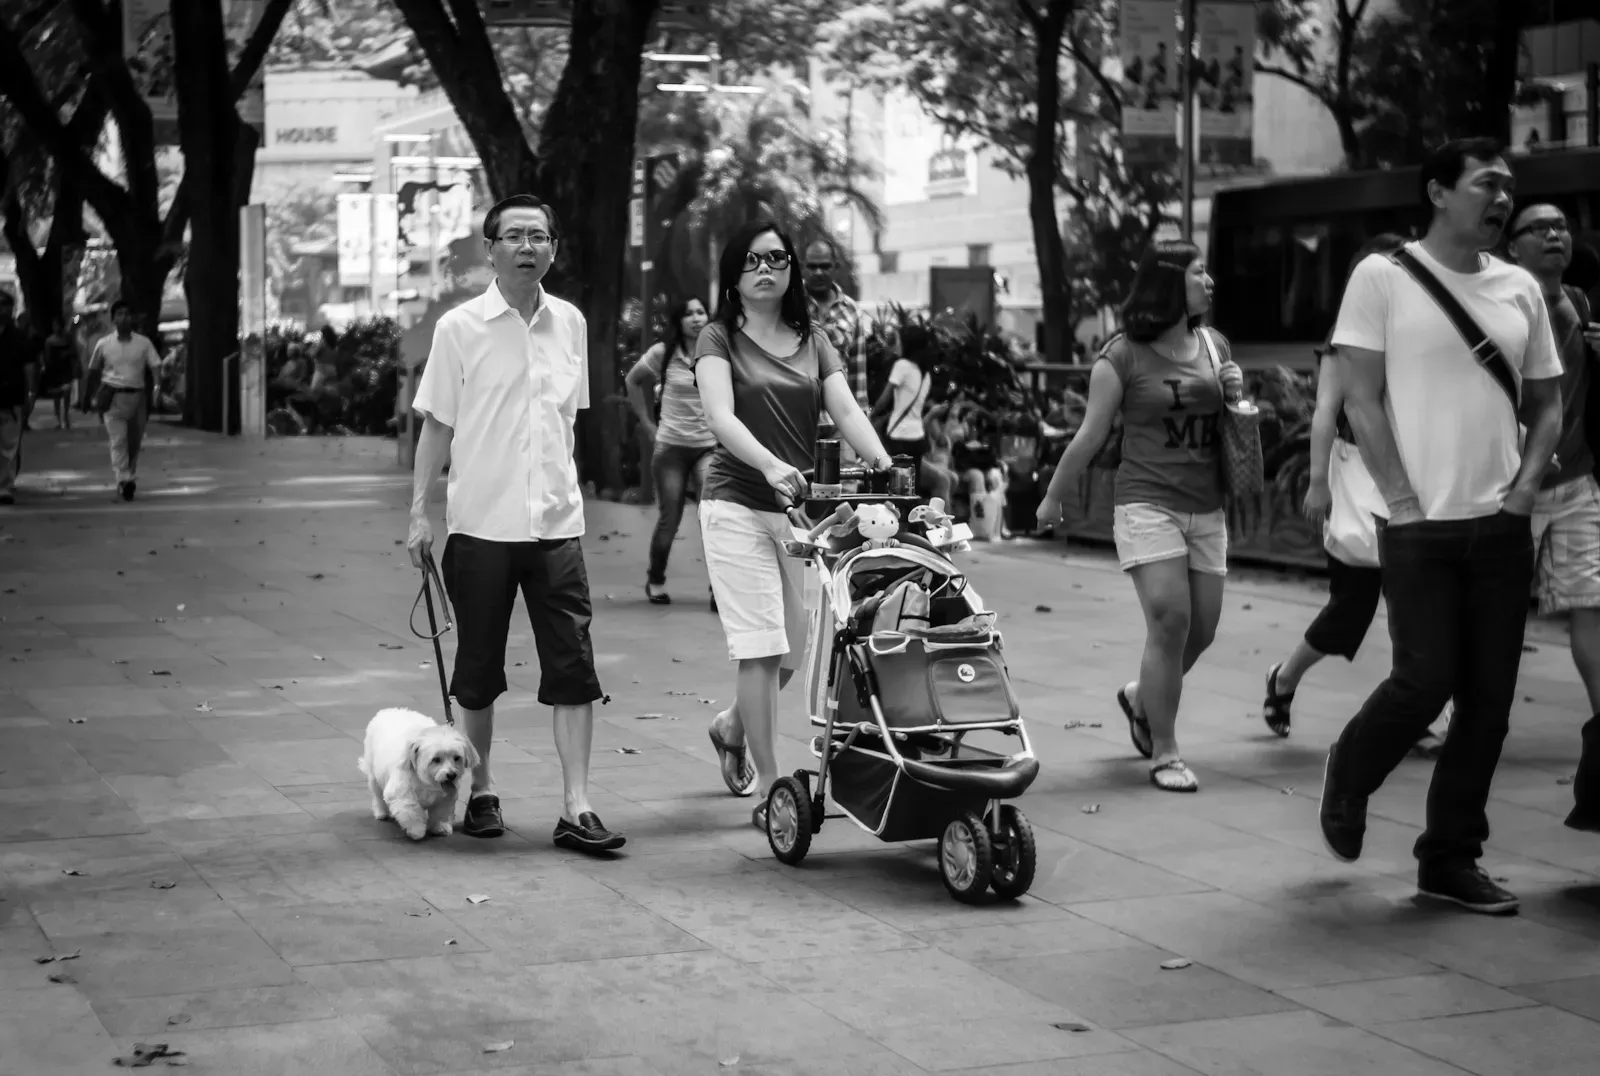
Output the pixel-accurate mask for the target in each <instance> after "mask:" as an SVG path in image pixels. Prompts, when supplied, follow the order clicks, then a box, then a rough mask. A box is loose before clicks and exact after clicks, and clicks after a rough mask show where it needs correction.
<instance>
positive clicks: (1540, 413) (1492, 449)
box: [1320, 139, 1561, 914]
mask: <svg viewBox="0 0 1600 1076" xmlns="http://www.w3.org/2000/svg"><path fill="white" fill-rule="evenodd" d="M1513 183H1514V179H1513V177H1512V175H1511V171H1510V169H1509V168H1507V167H1506V163H1505V161H1504V160H1503V159H1502V157H1501V155H1500V147H1499V145H1498V144H1497V143H1495V142H1494V141H1493V140H1490V139H1459V140H1456V141H1452V142H1447V143H1445V144H1444V145H1443V146H1441V147H1440V148H1439V149H1438V150H1436V151H1434V153H1433V154H1432V155H1431V156H1430V157H1429V158H1428V160H1427V162H1426V163H1424V164H1423V166H1422V169H1421V194H1422V201H1423V204H1424V206H1425V207H1426V210H1427V212H1428V214H1429V218H1430V219H1429V225H1428V230H1427V234H1426V235H1425V236H1424V237H1423V239H1422V240H1421V241H1420V242H1414V243H1408V244H1406V246H1405V247H1403V248H1402V250H1401V251H1400V252H1398V253H1397V254H1396V255H1390V256H1385V255H1376V254H1375V255H1372V256H1371V257H1368V258H1367V259H1365V260H1364V261H1363V262H1362V263H1361V264H1360V265H1359V266H1357V267H1356V270H1355V272H1354V273H1353V274H1352V275H1351V277H1350V283H1349V285H1348V286H1347V287H1346V289H1345V294H1344V301H1343V303H1342V304H1341V305H1340V308H1339V318H1338V323H1337V325H1336V326H1335V327H1334V332H1333V344H1334V346H1335V347H1336V348H1338V353H1339V356H1340V362H1341V364H1342V367H1343V369H1342V370H1341V371H1340V373H1341V378H1340V380H1341V381H1342V382H1343V383H1344V384H1345V385H1346V386H1347V388H1346V396H1345V405H1344V406H1345V414H1346V415H1347V416H1348V418H1349V420H1350V425H1351V427H1352V428H1353V429H1354V431H1355V435H1356V443H1357V445H1358V446H1359V447H1360V450H1361V458H1362V460H1363V461H1364V462H1365V463H1366V465H1367V469H1368V470H1369V471H1370V472H1371V473H1372V477H1373V479H1374V481H1375V482H1376V483H1377V486H1378V490H1379V492H1380V493H1382V494H1383V497H1384V500H1385V501H1386V502H1387V504H1388V506H1389V519H1388V521H1387V523H1385V522H1384V521H1382V520H1380V521H1379V522H1378V526H1379V530H1378V545H1379V555H1380V558H1381V561H1382V565H1383V581H1384V596H1385V599H1386V601H1387V603H1388V609H1389V634H1390V637H1391V639H1392V640H1393V642H1394V658H1393V661H1394V664H1393V668H1392V671H1391V672H1390V674H1389V678H1388V679H1387V680H1385V681H1384V682H1383V683H1382V684H1380V685H1379V686H1378V688H1377V690H1375V691H1374V692H1373V693H1372V695H1371V696H1370V697H1369V698H1368V699H1367V701H1366V703H1365V704H1364V705H1363V706H1362V707H1361V710H1360V712H1359V713H1357V714H1356V716H1355V717H1354V718H1353V719H1351V721H1350V723H1349V724H1348V725H1347V726H1346V727H1345V730H1344V733H1343V734H1342V735H1341V736H1340V737H1339V739H1338V741H1337V742H1336V743H1335V744H1334V745H1333V747H1332V749H1331V750H1330V751H1329V752H1328V761H1327V767H1326V770H1325V773H1324V777H1323V789H1322V806H1321V810H1320V816H1321V825H1322V834H1323V838H1324V840H1325V841H1326V843H1327V845H1328V848H1329V850H1330V851H1331V852H1333V854H1334V855H1335V856H1337V857H1339V858H1340V859H1343V860H1345V861H1351V860H1354V859H1356V858H1357V857H1358V856H1360V854H1361V844H1362V838H1363V837H1364V835H1365V833H1366V814H1367V797H1368V796H1370V795H1371V794H1372V793H1374V792H1376V791H1377V790H1378V788H1379V787H1380V786H1381V785H1382V784H1383V782H1384V779H1385V778H1387V777H1388V775H1389V773H1390V772H1391V771H1392V770H1393V769H1394V768H1395V766H1396V765H1398V764H1399V762H1400V760H1401V759H1403V758H1404V757H1405V755H1406V752H1407V751H1408V750H1409V749H1410V748H1411V745H1412V744H1414V743H1415V742H1416V740H1417V737H1418V736H1420V735H1421V734H1422V733H1423V732H1424V731H1425V730H1426V729H1427V727H1428V724H1429V723H1430V722H1431V721H1432V720H1433V719H1434V717H1435V716H1437V715H1438V713H1439V711H1440V709H1441V708H1442V707H1443V706H1444V704H1445V702H1446V701H1448V700H1450V699H1451V698H1452V697H1453V698H1454V700H1455V713H1454V716H1453V717H1452V719H1451V722H1450V731H1449V733H1448V735H1447V737H1446V740H1445V745H1444V748H1443V750H1442V751H1441V752H1440V755H1439V760H1438V762H1437V763H1436V765H1435V767H1434V774H1433V785H1432V787H1431V788H1430V789H1429V792H1428V806H1427V826H1426V828H1425V829H1424V831H1423V833H1422V836H1421V837H1419V838H1418V839H1417V842H1416V847H1415V849H1414V853H1415V855H1416V857H1417V860H1418V868H1417V888H1418V889H1419V890H1420V891H1421V893H1422V894H1424V895H1425V896H1429V897H1434V898H1438V899H1442V900H1448V901H1452V902H1454V903H1456V904H1460V905H1462V906H1463V907H1466V908H1469V909H1471V910H1473V911H1478V912H1485V913H1491V914H1494V913H1507V912H1512V911H1515V910H1516V908H1517V898H1516V897H1515V896H1514V895H1513V894H1511V893H1509V892H1507V891H1506V890H1504V889H1502V888H1501V887H1500V886H1498V885H1496V884H1495V883H1494V881H1493V879H1491V878H1490V877H1489V875H1488V874H1487V873H1485V872H1484V871H1483V870H1482V869H1481V868H1480V867H1479V866H1478V859H1479V857H1480V856H1481V855H1482V854H1483V842H1484V840H1485V839H1486V838H1487V837H1488V835H1489V822H1488V816H1487V815H1486V813H1485V807H1486V805H1487V803H1488V799H1489V784H1490V781H1491V780H1492V779H1493V777H1494V771H1495V765H1496V764H1497V763H1498V761H1499V758H1500V745H1501V743H1502V742H1503V741H1504V740H1505V736H1506V730H1507V727H1508V724H1509V718H1510V712H1511V703H1512V700H1513V698H1514V696H1515V693H1516V684H1517V670H1518V667H1519V665H1520V664H1521V661H1522V637H1523V632H1524V630H1525V628H1526V626H1527V614H1528V598H1529V595H1530V593H1531V592H1532V586H1533V567H1534V562H1533V538H1532V532H1531V524H1530V521H1529V517H1530V515H1531V513H1532V511H1533V507H1534V499H1535V497H1536V496H1537V494H1538V492H1539V486H1540V483H1541V481H1542V479H1543V477H1544V473H1545V469H1546V468H1547V467H1548V466H1549V463H1550V458H1551V456H1552V454H1553V453H1554V452H1555V448H1556V442H1557V440H1558V439H1559V438H1560V436H1561V390H1560V384H1561V383H1560V377H1561V360H1560V358H1559V357H1558V355H1557V352H1556V344H1555V338H1554V336H1553V334H1552V333H1551V330H1550V315H1549V312H1548V310H1547V309H1546V307H1545V301H1544V295H1543V294H1542V292H1541V290H1540V287H1539V283H1538V281H1536V280H1535V279H1534V278H1533V276H1532V275H1531V274H1529V273H1528V271H1527V270H1525V269H1521V268H1519V267H1517V266H1515V265H1511V264H1509V263H1507V262H1503V261H1500V260H1498V259H1496V258H1493V257H1491V256H1489V255H1488V254H1486V253H1484V252H1485V251H1487V250H1489V249H1490V248H1492V247H1494V246H1495V245H1496V244H1497V243H1498V242H1499V239H1500V235H1501V233H1502V231H1504V229H1505V227H1506V224H1507V223H1508V222H1509V220H1510V217H1511V210H1512V201H1511V192H1512V186H1513ZM1407 255H1409V258H1410V265H1409V267H1408V266H1407V264H1406V262H1407V258H1406V256H1407ZM1430 278H1431V279H1433V280H1436V281H1438V282H1439V283H1440V284H1441V285H1442V286H1443V288H1444V290H1445V291H1446V293H1447V294H1448V296H1451V297H1453V298H1454V300H1455V301H1456V302H1457V303H1459V304H1460V306H1461V307H1463V308H1464V309H1465V310H1466V312H1467V313H1468V314H1469V315H1470V317H1471V319H1472V321H1474V322H1476V324H1477V325H1478V326H1480V327H1481V331H1482V332H1483V333H1485V334H1487V336H1488V339H1489V340H1490V341H1492V342H1493V343H1494V344H1495V345H1497V347H1498V349H1499V352H1500V354H1501V356H1503V358H1502V359H1500V360H1499V361H1498V362H1495V361H1494V360H1493V356H1492V355H1491V354H1490V349H1487V348H1482V347H1480V348H1479V350H1478V353H1477V355H1475V354H1474V352H1473V351H1472V350H1471V349H1470V348H1469V346H1468V344H1467V342H1466V338H1465V337H1464V335H1463V331H1462V330H1461V329H1458V328H1457V325H1456V323H1455V322H1454V321H1452V319H1451V317H1450V316H1449V315H1448V314H1447V313H1446V312H1445V309H1444V308H1443V307H1442V306H1441V305H1440V303H1439V301H1437V300H1436V299H1435V297H1434V296H1433V295H1432V294H1430V292H1429V291H1428V290H1426V289H1425V287H1424V283H1425V282H1426V281H1427V280H1428V279H1430ZM1469 331H1470V330H1469ZM1519 422H1520V424H1521V425H1522V426H1525V427H1526V433H1525V434H1524V433H1523V430H1522V429H1520V428H1519Z"/></svg>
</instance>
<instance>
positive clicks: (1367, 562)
mask: <svg viewBox="0 0 1600 1076" xmlns="http://www.w3.org/2000/svg"><path fill="white" fill-rule="evenodd" d="M1328 492H1329V494H1330V495H1331V497H1332V502H1333V503H1332V504H1331V505H1330V506H1329V509H1328V520H1327V523H1326V524H1324V526H1323V531H1322V547H1323V548H1324V549H1326V550H1327V551H1328V555H1329V556H1330V557H1333V558H1334V559H1335V560H1338V561H1342V562H1343V563H1345V564H1348V565H1350V566H1351V567H1353V568H1376V567H1378V528H1377V523H1376V522H1375V521H1374V518H1373V517H1374V516H1387V515H1388V514H1389V509H1388V506H1387V505H1386V504H1384V501H1383V495H1382V494H1380V493H1379V492H1378V485H1377V483H1376V482H1374V481H1373V480H1372V475H1370V474H1368V473H1367V466H1366V464H1364V463H1362V462H1361V453H1360V451H1359V450H1358V449H1357V448H1356V446H1355V445H1353V444H1351V443H1350V442H1349V441H1346V440H1345V439H1344V438H1342V437H1335V438H1334V439H1333V452H1332V453H1331V455H1330V458H1329V460H1328Z"/></svg>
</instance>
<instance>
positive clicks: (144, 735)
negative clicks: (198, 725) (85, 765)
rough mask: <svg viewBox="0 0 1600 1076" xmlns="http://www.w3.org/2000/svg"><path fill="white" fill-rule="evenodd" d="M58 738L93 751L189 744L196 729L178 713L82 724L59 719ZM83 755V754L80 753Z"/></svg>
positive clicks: (92, 720)
mask: <svg viewBox="0 0 1600 1076" xmlns="http://www.w3.org/2000/svg"><path fill="white" fill-rule="evenodd" d="M54 725H55V729H56V732H57V734H58V735H59V736H60V737H61V738H62V739H63V740H65V741H67V742H68V743H69V744H71V745H72V746H73V747H78V746H80V745H81V746H83V747H84V748H86V749H93V748H95V747H98V746H102V745H107V744H118V743H120V744H139V743H153V742H157V741H163V740H173V741H180V742H184V741H189V740H193V739H194V738H195V735H194V727H193V726H192V725H190V724H189V722H188V721H187V720H186V719H185V718H183V717H181V716H179V715H178V714H175V713H164V714H142V715H139V716H136V717H90V718H85V719H84V720H83V723H82V724H78V723H76V722H74V721H69V720H65V719H62V718H56V719H55V720H54ZM79 753H80V754H82V752H79Z"/></svg>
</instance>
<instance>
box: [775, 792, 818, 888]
mask: <svg viewBox="0 0 1600 1076" xmlns="http://www.w3.org/2000/svg"><path fill="white" fill-rule="evenodd" d="M767 844H768V845H770V846H771V848H772V854H773V855H775V856H777V857H778V861H779V862H780V863H787V864H788V865H789V866H791V867H793V866H796V865H798V864H799V862H800V861H801V860H802V859H804V858H806V853H807V852H809V851H810V850H811V797H810V796H809V795H807V793H806V790H805V786H803V785H802V784H801V783H800V782H799V781H796V780H795V779H794V778H793V777H780V778H778V780H777V781H776V782H774V783H773V786H772V791H771V792H769V793H767Z"/></svg>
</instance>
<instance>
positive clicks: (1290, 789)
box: [1278, 785, 1294, 796]
mask: <svg viewBox="0 0 1600 1076" xmlns="http://www.w3.org/2000/svg"><path fill="white" fill-rule="evenodd" d="M1278 791H1279V792H1282V793H1283V794H1284V795H1285V796H1292V795H1294V786H1293V785H1285V786H1284V787H1283V788H1280V789H1278Z"/></svg>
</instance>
